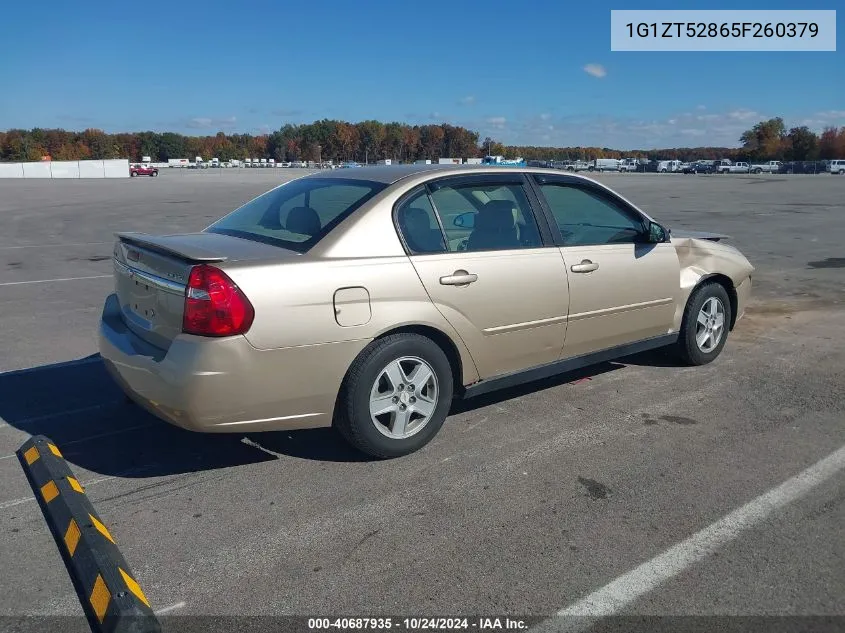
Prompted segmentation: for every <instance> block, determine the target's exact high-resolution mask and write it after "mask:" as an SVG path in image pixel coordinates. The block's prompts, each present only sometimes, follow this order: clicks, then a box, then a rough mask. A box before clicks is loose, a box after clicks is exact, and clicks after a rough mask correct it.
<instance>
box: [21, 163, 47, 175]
mask: <svg viewBox="0 0 845 633" xmlns="http://www.w3.org/2000/svg"><path fill="white" fill-rule="evenodd" d="M23 177H24V178H50V163H49V162H48V161H41V162H38V163H23Z"/></svg>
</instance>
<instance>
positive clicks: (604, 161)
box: [587, 158, 620, 172]
mask: <svg viewBox="0 0 845 633" xmlns="http://www.w3.org/2000/svg"><path fill="white" fill-rule="evenodd" d="M619 164H620V160H619V159H618V158H596V159H595V160H593V161H591V162H590V166H589V167H588V168H587V169H588V170H589V171H599V172H601V171H619Z"/></svg>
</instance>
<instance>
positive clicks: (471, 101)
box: [458, 95, 475, 105]
mask: <svg viewBox="0 0 845 633" xmlns="http://www.w3.org/2000/svg"><path fill="white" fill-rule="evenodd" d="M458 103H459V104H461V105H473V104H474V103H475V97H474V96H473V95H467V96H466V97H461V98H460V99H458Z"/></svg>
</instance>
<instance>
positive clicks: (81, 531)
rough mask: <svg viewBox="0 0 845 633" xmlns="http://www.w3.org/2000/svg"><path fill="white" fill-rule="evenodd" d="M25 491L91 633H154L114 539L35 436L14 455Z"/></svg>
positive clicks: (58, 458)
mask: <svg viewBox="0 0 845 633" xmlns="http://www.w3.org/2000/svg"><path fill="white" fill-rule="evenodd" d="M17 456H18V460H20V463H21V467H22V468H23V471H24V473H25V474H26V478H27V480H28V481H29V485H30V486H31V487H32V491H33V492H34V493H35V498H36V500H37V501H38V505H39V506H40V507H41V512H42V513H43V514H44V518H45V519H46V521H47V525H48V527H49V528H50V532H51V533H52V535H53V539H54V540H55V542H56V545H57V546H58V548H59V553H60V554H61V556H62V559H63V560H64V563H65V567H66V568H67V571H68V574H69V575H70V579H71V581H72V582H73V586H74V589H76V594H77V596H78V597H79V602H80V603H81V604H82V608H83V610H84V611H85V615H86V617H87V619H88V624H89V626H90V627H91V630H92V631H94V632H95V633H159V632H160V631H161V626H160V625H159V622H158V620H157V619H156V616H155V614H154V613H153V610H152V608H151V607H150V603H149V601H148V600H147V597H146V596H145V595H144V592H143V591H141V587H140V586H139V584H138V581H137V580H135V576H134V574H133V573H132V570H131V569H130V567H129V565H128V564H127V562H126V559H125V558H123V554H121V552H120V550H119V549H118V547H117V543H116V541H115V538H114V535H112V533H111V532H110V531H109V529H108V528H107V527H106V525H105V522H104V521H103V518H102V517H101V516H100V515H99V514H98V513H97V511H96V510H95V509H94V506H93V505H92V504H91V501H90V500H89V499H88V495H86V494H85V490H84V489H83V487H82V484H80V483H79V480H78V479H76V477H74V475H73V473H72V472H71V470H70V468H69V467H68V464H67V462H66V461H65V459H64V457H62V454H61V452H60V451H59V448H58V447H57V446H56V445H55V444H54V443H53V442H52V441H51V440H50V439H48V438H46V437H44V436H42V435H36V436H35V437H31V438H30V439H29V440H27V441H26V442H24V444H23V445H22V446H21V447H20V448H19V449H18V450H17Z"/></svg>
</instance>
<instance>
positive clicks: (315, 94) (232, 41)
mask: <svg viewBox="0 0 845 633" xmlns="http://www.w3.org/2000/svg"><path fill="white" fill-rule="evenodd" d="M838 4H839V2H835V1H831V0H820V1H819V2H816V3H815V4H813V5H812V6H803V5H802V6H801V8H813V9H836V8H837V5H838ZM611 8H614V7H613V6H611V5H609V4H607V3H603V2H564V1H563V0H542V1H540V0H537V1H534V0H510V1H507V2H505V1H500V0H485V1H483V2H470V1H469V0H451V1H449V2H443V1H440V0H436V1H435V0H429V1H426V2H414V1H408V2H403V1H402V0H392V1H390V2H383V1H381V0H363V1H361V0H358V1H357V2H350V1H348V0H347V1H344V2H341V1H336V0H323V1H321V2H314V3H305V2H296V1H293V0H284V1H283V0H261V1H258V2H252V3H246V2H241V1H240V0H228V1H226V2H221V1H218V0H191V1H185V0H178V1H172V0H152V1H149V2H147V1H145V0H135V1H130V2H117V1H114V0H109V1H107V2H104V1H99V0H91V1H89V0H86V1H84V2H64V1H62V2H59V1H58V0H54V1H49V2H40V3H39V2H9V3H6V6H4V9H3V13H4V20H3V23H2V24H0V87H2V90H3V97H2V98H0V129H7V128H12V127H23V128H30V127H35V126H38V127H64V128H66V129H83V128H86V127H99V128H102V129H105V130H106V131H109V132H115V131H139V130H147V129H152V130H159V131H164V130H172V131H176V132H182V133H189V134H213V133H215V132H217V131H218V130H223V131H226V132H234V131H237V132H249V133H258V132H266V131H272V130H275V129H278V128H279V127H280V126H281V125H282V124H284V123H288V122H291V123H300V122H310V121H313V120H315V119H320V118H324V117H327V118H337V119H343V120H349V121H359V120H363V119H368V118H373V119H378V120H382V121H388V120H396V121H403V122H408V123H421V124H422V123H441V122H448V123H452V124H455V125H464V126H467V127H470V128H472V129H474V130H477V131H479V132H480V133H481V135H482V137H483V136H485V135H488V134H489V135H490V136H493V137H494V138H496V139H498V140H501V141H503V142H506V143H512V144H537V145H557V146H563V145H598V146H610V147H617V148H623V149H629V148H635V147H637V148H647V147H669V146H677V145H736V144H737V137H738V136H739V134H740V133H741V132H742V131H743V130H745V129H747V128H748V127H750V126H751V125H752V124H754V123H755V122H757V121H759V120H761V119H763V118H766V117H770V116H783V117H784V119H785V120H786V123H787V125H788V126H791V125H809V126H810V127H812V128H814V129H818V130H820V129H821V128H822V127H824V126H825V125H840V126H841V125H845V53H843V52H842V47H843V46H845V44H840V45H839V48H840V50H839V51H838V52H835V53H820V52H814V53H626V52H611V51H610V35H609V31H610V9H611ZM616 8H632V7H630V6H628V3H622V6H619V7H616ZM633 8H643V9H646V8H647V9H670V8H673V9H683V8H690V9H693V8H709V9H713V8H726V9H727V8H743V9H794V8H796V5H795V3H794V2H782V1H779V0H767V1H765V2H744V3H742V5H741V6H739V5H738V4H735V3H731V2H718V0H717V1H716V2H708V3H704V4H703V5H702V3H701V2H689V3H685V2H681V1H675V2H652V3H648V2H645V3H640V4H639V6H637V7H633ZM837 17H838V18H839V20H838V21H839V24H838V25H837V36H838V37H837V39H838V40H839V41H840V42H845V38H843V37H842V35H843V27H842V24H841V22H842V21H845V12H843V11H840V12H839V15H838V16H837ZM588 71H591V72H588Z"/></svg>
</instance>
